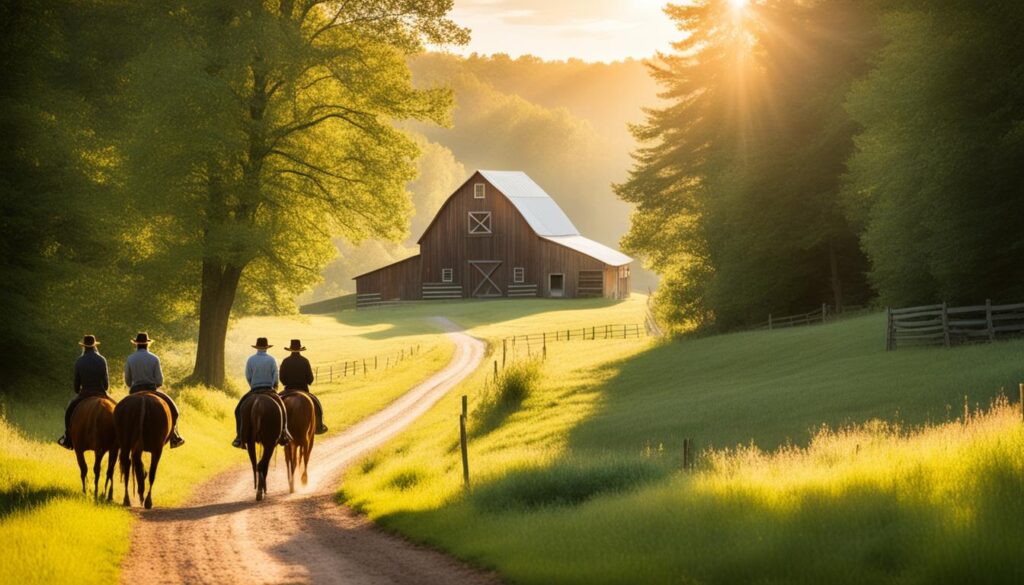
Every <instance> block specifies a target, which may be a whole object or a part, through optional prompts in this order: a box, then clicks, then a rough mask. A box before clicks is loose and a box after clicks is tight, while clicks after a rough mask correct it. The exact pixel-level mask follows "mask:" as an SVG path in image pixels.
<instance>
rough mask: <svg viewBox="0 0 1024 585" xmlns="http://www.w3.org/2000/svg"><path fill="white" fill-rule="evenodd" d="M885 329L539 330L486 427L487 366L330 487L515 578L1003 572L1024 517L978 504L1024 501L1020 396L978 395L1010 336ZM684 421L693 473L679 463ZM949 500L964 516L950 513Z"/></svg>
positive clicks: (992, 391)
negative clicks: (532, 369)
mask: <svg viewBox="0 0 1024 585" xmlns="http://www.w3.org/2000/svg"><path fill="white" fill-rule="evenodd" d="M454 318H455V319H458V318H459V317H458V315H455V316H454ZM556 322H557V319H550V320H549V323H550V324H551V325H550V326H553V328H557V325H555V323H556ZM467 325H470V326H473V325H474V323H467ZM475 332H476V334H478V335H484V336H485V337H487V338H489V339H491V340H492V342H494V341H496V339H497V337H499V336H501V335H503V333H502V331H501V329H499V328H496V327H494V326H489V327H480V328H478V329H476V330H475ZM883 332H884V318H882V317H881V316H879V315H877V314H873V315H867V316H863V317H857V318H851V319H849V320H844V321H839V322H835V323H831V324H828V325H824V326H814V327H807V328H798V329H791V330H785V331H772V332H767V331H765V332H750V333H740V334H733V335H725V336H718V337H710V338H704V339H694V340H688V341H681V342H674V343H667V344H655V345H649V344H648V342H637V341H631V340H608V341H602V340H600V339H598V340H594V341H589V340H588V341H571V342H561V343H551V344H549V345H548V353H547V360H546V361H545V362H544V363H543V364H542V365H541V366H540V372H541V378H540V380H539V382H538V383H537V384H536V386H535V387H534V388H533V389H532V392H530V393H529V396H528V397H527V398H526V400H525V401H524V402H523V403H522V405H521V407H519V408H515V409H513V410H512V411H511V412H508V413H506V414H505V416H504V418H503V419H502V420H501V421H500V424H499V425H498V426H497V427H493V426H492V425H484V424H481V423H482V422H483V421H482V420H481V418H480V417H479V416H478V415H477V413H476V411H477V410H478V409H479V408H480V405H481V402H482V400H485V399H486V394H487V392H488V391H484V386H485V384H486V382H485V378H486V377H487V376H488V374H489V372H488V371H486V370H487V368H485V371H484V372H481V373H480V374H479V375H478V376H477V378H476V379H475V380H473V381H470V382H468V383H467V384H466V385H465V386H464V387H463V388H462V391H461V392H455V393H453V394H452V395H451V396H449V397H448V398H447V399H446V401H444V402H442V403H440V404H439V405H438V406H437V407H435V409H434V410H433V411H432V412H431V413H429V414H428V415H427V416H425V417H424V418H423V419H422V420H421V421H420V422H418V423H417V424H416V425H415V426H414V427H413V428H412V429H411V430H410V431H409V432H407V433H406V434H405V435H404V436H402V437H399V438H398V439H396V440H394V441H392V442H391V443H390V444H389V445H388V446H386V447H384V448H383V449H382V450H381V451H380V452H379V453H378V454H377V455H375V456H373V457H371V458H369V459H368V460H366V461H365V462H364V463H363V465H362V467H361V469H360V471H359V472H358V473H355V474H353V475H352V476H351V477H349V478H348V479H347V480H346V481H345V483H344V484H343V485H342V487H341V494H340V498H341V499H342V501H345V502H348V503H349V504H352V505H355V506H357V507H359V508H360V509H362V510H364V511H365V512H367V513H368V514H369V515H370V516H371V518H374V519H375V520H376V521H378V522H380V523H382V524H383V525H385V526H387V527H389V528H392V529H395V530H399V531H401V532H403V533H405V534H407V535H409V536H411V537H412V538H414V539H416V540H421V541H424V542H428V543H431V544H433V545H436V546H440V547H442V548H444V549H445V550H448V551H450V552H453V553H454V554H456V555H457V556H460V557H462V558H465V559H468V560H471V561H473V562H476V563H479V564H481V565H484V566H487V567H493V568H496V569H497V570H498V571H499V572H501V573H502V574H503V575H505V576H506V577H508V578H510V579H511V580H512V581H514V582H526V583H546V582H552V581H553V580H558V581H560V582H579V583H593V582H622V581H624V580H637V579H639V580H642V581H644V582H680V580H681V581H683V582H689V581H697V582H720V583H727V582H735V581H737V580H738V581H749V580H752V579H754V580H756V579H760V578H767V579H768V580H769V581H770V582H794V581H795V582H826V581H827V582H864V581H881V582H905V581H909V582H930V581H934V578H935V577H936V576H938V575H946V574H951V575H961V576H963V575H966V574H968V573H969V572H970V571H973V570H974V568H977V567H978V566H979V564H980V563H983V562H986V563H989V564H988V565H986V568H985V569H984V570H980V571H974V572H973V574H975V575H987V576H989V577H991V579H990V581H991V582H1008V581H1011V580H1012V578H1013V576H1015V575H1016V576H1019V575H1021V574H1022V573H1021V572H1022V571H1024V565H1021V563H1020V560H1019V557H1018V556H1017V555H1015V553H1011V551H1013V550H1017V549H1019V547H1020V546H1022V545H1024V542H1022V540H1021V535H1022V534H1024V525H1022V524H1021V518H1022V517H1024V516H1021V515H1019V514H1017V515H1013V514H1006V515H1002V514H995V515H992V514H989V513H988V512H987V511H988V510H995V509H998V507H1000V506H1004V507H1008V508H1011V509H1019V508H1020V504H1019V501H1018V500H1019V494H1020V491H1021V489H1024V485H1021V480H1020V477H1022V472H1024V456H1021V452H1022V451H1021V449H1022V448H1024V432H1022V429H1021V427H1020V424H1019V420H1020V418H1019V417H1020V411H1019V410H1016V408H1019V406H1018V405H1016V404H1015V405H1014V408H1013V409H1010V408H1009V407H1008V406H1002V407H998V408H995V409H993V410H991V411H987V414H983V413H982V411H984V410H986V409H988V408H989V407H990V405H991V404H992V403H993V400H994V399H996V398H997V397H998V396H1000V394H1001V393H1002V392H1006V393H1010V391H1011V390H1012V391H1014V392H1015V389H1016V385H1017V382H1018V381H1020V380H1024V367H1022V366H1021V365H1020V363H1019V359H1018V356H1019V355H1020V352H1021V350H1022V349H1024V341H1013V342H1006V343H998V344H995V345H979V346H973V347H961V348H956V349H953V350H945V349H934V348H922V349H908V350H904V349H901V350H899V351H897V352H888V353H887V352H885V351H884V343H883V340H884V333H883ZM599 337H600V336H599ZM498 353H499V354H500V352H498ZM490 392H493V390H490ZM461 393H466V394H468V395H469V396H470V419H471V423H472V424H471V431H470V449H469V457H470V469H471V475H472V477H473V490H472V492H471V494H470V495H469V496H467V495H466V494H464V493H463V492H462V489H461V468H460V464H459V452H458V448H457V445H458V432H457V425H456V424H455V420H456V418H455V417H456V414H457V413H458V412H459V404H458V400H459V398H458V394H461ZM1014 396H1015V394H1014ZM965 401H966V403H967V404H966V408H967V409H968V410H969V412H970V415H969V416H968V417H966V418H964V413H965ZM947 421H949V422H947ZM822 425H828V426H830V427H832V428H833V429H835V428H837V427H842V429H844V430H839V431H828V430H824V431H823V430H822ZM687 437H688V438H692V439H693V440H694V441H695V442H696V444H697V445H698V448H699V449H700V451H701V454H700V455H699V456H698V472H697V473H696V474H687V473H683V472H680V471H679V468H680V467H681V463H682V461H681V460H682V439H683V438H687ZM744 445H745V447H744ZM752 445H756V446H752ZM737 446H739V448H738V449H737V450H731V449H724V450H723V448H730V447H737ZM712 447H714V448H717V449H712ZM776 447H778V448H780V450H779V451H778V452H777V453H776V454H768V453H766V452H765V451H762V450H761V449H767V450H769V451H771V450H774V449H775V448H776ZM953 478H957V479H953ZM912 486H919V488H920V489H917V488H914V487H912ZM1014 494H1017V495H1014ZM950 510H960V511H959V512H956V514H961V515H962V514H967V515H968V516H967V517H973V518H976V519H977V521H976V522H974V523H970V524H967V525H964V524H957V525H956V527H955V529H952V527H950V526H948V523H947V520H948V519H949V517H948V514H949V513H950ZM798 512H799V513H798ZM839 527H842V529H840V528H839ZM908 534H914V537H913V538H910V537H906V535H908ZM997 534H998V535H1000V536H998V537H997V536H995V535H997ZM901 535H903V536H901ZM1014 547H1016V548H1014ZM796 549H800V550H804V551H805V552H807V554H803V553H801V554H797V553H795V552H794V550H796ZM808 555H809V556H808ZM815 555H820V557H821V561H820V562H815V561H813V560H811V559H813V558H815ZM794 559H805V560H802V561H798V562H793V560H794ZM982 559H985V560H984V561H983V560H982ZM905 571H909V572H907V573H904V572H905ZM947 571H950V572H948V573H947ZM904 575H906V576H907V579H906V580H904V579H903V576H904ZM567 576H568V577H567ZM953 581H956V579H953Z"/></svg>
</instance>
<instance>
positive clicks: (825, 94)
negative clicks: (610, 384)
mask: <svg viewBox="0 0 1024 585" xmlns="http://www.w3.org/2000/svg"><path fill="white" fill-rule="evenodd" d="M666 12H667V13H668V15H669V16H670V17H671V18H672V19H673V20H675V21H676V22H677V25H678V27H679V28H680V30H682V31H683V32H684V33H686V37H685V38H684V39H683V40H682V41H680V42H678V43H675V44H674V45H673V48H674V53H673V54H670V55H659V59H660V64H654V65H652V66H651V71H652V75H654V77H655V78H656V79H657V81H658V82H659V83H660V84H661V86H662V87H663V90H664V91H663V94H662V97H663V98H665V99H666V100H667V101H668V102H669V105H667V106H666V107H663V108H654V109H649V110H647V121H646V122H645V123H643V124H640V125H637V126H635V127H634V129H633V131H634V135H635V136H636V138H637V140H638V141H640V142H641V143H642V144H643V146H642V147H641V148H640V149H638V150H637V152H636V153H635V159H636V162H635V165H634V168H633V170H632V171H631V173H630V177H629V179H628V180H627V181H626V182H624V183H622V184H619V185H617V186H616V191H617V192H618V194H619V196H620V197H621V198H623V199H624V200H626V201H628V202H630V203H633V204H635V205H636V212H635V213H634V214H633V217H632V224H631V227H630V231H629V233H628V234H627V235H626V236H625V237H624V238H623V245H624V247H625V248H626V249H627V250H630V251H632V252H634V253H636V254H638V255H641V256H643V257H645V258H646V260H647V262H648V263H649V265H650V266H651V267H652V268H654V270H656V271H658V272H660V273H662V274H663V275H665V276H666V277H667V278H666V279H665V281H664V282H663V283H662V286H661V287H660V290H659V295H658V302H659V304H668V305H671V308H664V307H663V308H661V309H660V311H661V313H662V314H663V315H672V316H674V318H675V319H676V321H675V322H676V324H677V325H679V326H682V327H702V326H711V325H714V326H717V327H719V328H724V329H728V328H731V327H736V326H740V325H745V324H749V323H751V322H755V321H760V320H762V319H764V318H765V316H766V315H767V314H768V313H769V312H772V311H775V312H795V311H797V310H806V309H807V308H809V307H816V306H819V305H820V303H821V302H822V301H823V300H824V299H826V298H831V299H832V301H833V303H834V304H835V305H836V306H840V307H841V306H842V304H843V303H844V300H845V298H846V297H853V298H855V299H856V298H858V297H859V299H863V298H865V297H866V295H867V290H866V287H865V285H864V279H863V276H862V272H863V257H862V256H861V254H860V252H859V249H858V246H857V240H856V237H855V235H854V232H853V228H852V227H851V226H850V225H849V222H848V221H847V220H846V217H845V216H844V214H843V212H842V206H841V204H840V200H839V197H838V193H839V190H840V187H841V179H842V175H843V172H844V166H843V165H844V162H845V160H846V158H847V156H848V155H849V153H850V152H851V151H852V148H853V142H852V136H853V134H854V132H855V130H856V127H855V126H854V124H852V123H851V121H850V120H849V117H848V116H847V114H846V112H845V110H844V109H843V100H844V97H845V95H846V91H847V88H848V87H849V85H850V83H852V81H853V79H855V78H856V77H857V76H859V75H861V74H862V72H863V71H864V70H865V69H866V67H867V61H868V57H869V56H870V54H871V50H872V47H873V46H874V44H873V43H874V41H873V36H872V34H871V31H872V30H873V23H872V18H873V14H872V13H871V12H870V11H868V10H867V9H865V8H864V7H863V6H862V4H861V3H858V2H853V1H852V0H818V1H815V2H798V1H795V0H792V1H790V0H783V1H776V2H767V1H766V2H753V3H751V4H749V5H747V6H745V7H738V6H737V5H735V4H733V3H731V2H727V1H725V0H704V1H701V2H697V3H695V4H692V5H670V6H669V7H668V8H667V9H666Z"/></svg>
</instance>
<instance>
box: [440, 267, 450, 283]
mask: <svg viewBox="0 0 1024 585" xmlns="http://www.w3.org/2000/svg"><path fill="white" fill-rule="evenodd" d="M451 281H452V269H451V268H442V269H441V282H451Z"/></svg>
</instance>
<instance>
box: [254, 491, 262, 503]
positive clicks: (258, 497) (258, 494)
mask: <svg viewBox="0 0 1024 585" xmlns="http://www.w3.org/2000/svg"><path fill="white" fill-rule="evenodd" d="M256 501H257V502H262V501H263V492H256Z"/></svg>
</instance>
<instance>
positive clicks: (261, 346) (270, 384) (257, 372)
mask: <svg viewBox="0 0 1024 585" xmlns="http://www.w3.org/2000/svg"><path fill="white" fill-rule="evenodd" d="M252 347H253V348H254V349H255V350H256V353H254V354H252V355H251V356H249V361H247V362H246V363H245V380H246V382H248V383H249V391H248V392H246V393H245V394H244V395H243V396H242V398H241V399H239V401H238V406H236V407H235V440H234V441H232V442H231V446H232V447H237V448H239V449H245V444H243V443H242V416H241V415H242V403H244V402H245V400H246V399H247V398H249V397H250V396H252V395H253V394H256V393H257V392H260V393H264V394H266V395H267V396H270V397H272V398H273V399H274V400H275V401H277V405H278V406H279V407H280V408H281V416H282V419H281V422H282V424H281V427H282V428H281V438H280V439H279V440H278V443H279V444H281V445H287V444H288V443H291V442H292V435H291V433H289V432H288V411H287V410H285V408H284V401H283V400H281V397H280V396H278V395H277V383H278V379H277V360H275V359H274V356H272V355H270V354H269V353H267V350H268V349H269V348H271V347H274V346H273V345H269V344H268V343H267V338H266V337H260V338H257V339H256V345H254V346H252Z"/></svg>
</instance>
